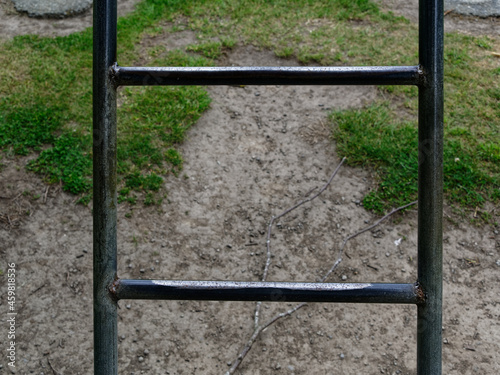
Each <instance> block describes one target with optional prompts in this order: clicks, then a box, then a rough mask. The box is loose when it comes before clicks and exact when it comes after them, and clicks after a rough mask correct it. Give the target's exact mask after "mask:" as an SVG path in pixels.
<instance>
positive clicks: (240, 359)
mask: <svg viewBox="0 0 500 375" xmlns="http://www.w3.org/2000/svg"><path fill="white" fill-rule="evenodd" d="M343 161H344V159H343V160H342V162H343ZM339 167H340V165H339ZM339 167H337V169H336V170H335V172H334V175H333V176H335V174H336V173H337V170H338V168H339ZM333 176H332V178H330V180H329V182H328V183H327V185H326V186H328V184H330V182H331V181H332V179H333ZM319 194H321V192H320V193H318V194H317V195H319ZM312 199H314V198H312ZM312 199H311V200H312ZM304 203H305V202H304ZM416 203H417V201H414V202H411V203H408V204H405V205H403V206H401V207H398V208H395V209H394V210H392V211H391V212H389V213H388V214H386V215H385V216H383V217H382V218H380V219H379V220H377V221H376V222H375V223H373V224H372V225H369V226H367V227H365V228H363V229H361V230H360V231H358V232H356V233H354V234H351V235H349V236H347V237H346V238H345V239H344V241H343V242H342V245H341V246H340V248H339V252H338V256H337V260H336V261H335V262H334V263H333V265H332V267H331V268H330V269H329V270H328V272H327V273H325V275H324V276H323V277H322V278H321V279H320V280H319V282H322V283H323V282H325V281H326V279H327V278H328V277H329V276H330V275H331V274H332V272H333V271H335V269H336V268H337V267H338V265H339V264H340V262H342V255H343V252H344V248H345V246H346V244H347V242H349V241H350V240H352V239H353V238H355V237H357V236H359V235H361V234H363V233H365V232H367V231H369V230H371V229H373V228H375V227H376V226H378V225H380V224H381V223H382V222H384V221H385V220H386V219H388V218H389V217H391V216H392V215H394V214H395V213H396V212H399V211H401V210H404V209H405V208H408V207H410V206H412V205H414V204H416ZM294 207H295V208H297V207H298V205H296V206H294ZM295 208H294V209H295ZM291 211H293V209H292V210H290V209H289V210H286V211H284V212H286V213H289V212H291ZM282 216H284V215H283V214H281V215H279V216H277V218H279V217H282ZM272 221H273V220H272V219H271V224H272ZM269 238H270V234H269V232H268V240H269ZM268 248H269V249H270V243H269V242H268ZM269 251H270V250H269ZM266 264H267V262H266ZM266 276H267V275H266ZM263 281H265V280H263ZM260 305H261V302H258V303H257V307H258V309H259V310H260ZM306 305H307V303H305V302H303V303H300V304H298V305H296V306H295V307H293V308H291V309H289V310H287V311H285V312H282V313H280V314H277V315H275V316H274V317H272V318H271V319H269V320H268V321H267V322H266V323H264V324H262V325H259V324H258V312H259V310H258V309H257V308H256V310H255V314H256V316H255V327H254V332H253V334H252V336H251V337H250V339H249V340H248V341H247V343H246V344H245V346H244V347H243V349H242V350H241V351H240V353H239V354H238V357H237V358H236V360H235V361H234V362H233V363H232V365H231V368H230V369H229V371H227V372H226V375H231V374H234V372H235V371H236V369H237V368H238V366H239V365H240V364H241V362H243V359H244V358H245V356H246V355H247V354H248V352H249V351H250V349H251V348H252V346H253V344H254V343H255V341H256V340H257V338H258V337H259V336H260V334H261V333H262V332H263V331H264V330H265V329H266V328H268V327H269V326H270V325H272V324H274V323H275V322H277V321H278V320H280V319H282V318H285V317H287V316H291V315H292V314H293V313H295V312H296V311H298V310H299V309H301V308H302V307H304V306H306Z"/></svg>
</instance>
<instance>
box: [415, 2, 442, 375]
mask: <svg viewBox="0 0 500 375" xmlns="http://www.w3.org/2000/svg"><path fill="white" fill-rule="evenodd" d="M443 17H444V7H443V0H420V4H419V60H420V66H421V68H422V70H423V72H424V82H423V84H422V85H420V87H419V99H418V144H419V171H418V245H417V247H418V280H419V282H420V284H421V285H422V287H423V289H424V290H425V293H426V296H425V297H426V302H425V304H422V305H420V306H419V307H418V308H417V311H418V313H417V314H418V323H417V374H418V375H427V374H432V375H435V374H441V371H442V298H443V282H442V279H443V246H442V215H443V44H444V41H443V39H444V38H443V33H444V32H443Z"/></svg>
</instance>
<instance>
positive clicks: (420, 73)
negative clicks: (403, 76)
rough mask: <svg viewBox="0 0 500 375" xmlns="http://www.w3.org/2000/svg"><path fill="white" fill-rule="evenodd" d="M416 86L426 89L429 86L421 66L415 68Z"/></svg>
mask: <svg viewBox="0 0 500 375" xmlns="http://www.w3.org/2000/svg"><path fill="white" fill-rule="evenodd" d="M417 68H418V69H417V76H418V77H417V86H419V87H426V86H428V85H429V80H428V79H427V75H428V74H427V73H426V72H425V69H424V67H423V66H422V65H418V67H417Z"/></svg>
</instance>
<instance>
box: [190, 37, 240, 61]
mask: <svg viewBox="0 0 500 375" xmlns="http://www.w3.org/2000/svg"><path fill="white" fill-rule="evenodd" d="M235 44H236V41H235V40H234V39H223V40H221V41H208V42H204V43H200V44H192V45H189V46H187V48H186V50H187V51H191V52H196V53H200V54H201V55H202V56H204V57H206V58H208V59H219V58H220V57H221V56H222V55H223V54H224V53H226V52H227V51H228V50H230V49H232V48H233V47H234V45H235Z"/></svg>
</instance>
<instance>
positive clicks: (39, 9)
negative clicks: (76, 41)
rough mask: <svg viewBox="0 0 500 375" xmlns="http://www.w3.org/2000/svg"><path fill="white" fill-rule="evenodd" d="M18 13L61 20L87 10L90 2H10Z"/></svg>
mask: <svg viewBox="0 0 500 375" xmlns="http://www.w3.org/2000/svg"><path fill="white" fill-rule="evenodd" d="M12 2H13V3H14V6H15V8H16V10H17V11H18V12H26V13H28V15H29V16H30V17H44V18H63V17H71V16H74V15H76V14H80V13H83V12H85V11H86V10H88V9H89V8H90V7H91V6H92V0H12Z"/></svg>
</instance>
